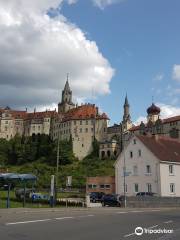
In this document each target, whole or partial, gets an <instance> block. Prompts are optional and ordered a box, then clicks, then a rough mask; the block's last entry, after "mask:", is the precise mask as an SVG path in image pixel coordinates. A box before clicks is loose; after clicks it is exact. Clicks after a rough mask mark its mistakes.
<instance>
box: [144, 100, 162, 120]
mask: <svg viewBox="0 0 180 240" xmlns="http://www.w3.org/2000/svg"><path fill="white" fill-rule="evenodd" d="M160 112H161V109H160V108H159V107H157V106H156V105H155V104H154V103H152V105H151V106H150V107H149V108H148V109H147V114H148V116H147V121H148V122H149V121H151V122H153V123H155V122H156V121H157V120H158V119H159V116H160Z"/></svg>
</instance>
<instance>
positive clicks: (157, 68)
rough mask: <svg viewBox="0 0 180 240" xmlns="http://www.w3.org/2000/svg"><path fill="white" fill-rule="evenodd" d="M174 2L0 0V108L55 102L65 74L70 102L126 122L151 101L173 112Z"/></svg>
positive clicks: (177, 61)
mask: <svg viewBox="0 0 180 240" xmlns="http://www.w3.org/2000/svg"><path fill="white" fill-rule="evenodd" d="M179 9H180V1H179V0H146V1H145V0H31V1H26V0H13V1H12V0H6V1H4V0H0V34H1V38H0V53H1V57H0V107H5V106H7V105H8V106H10V107H11V108H15V109H25V108H26V107H27V108H28V110H29V111H31V110H32V109H33V108H35V107H36V109H37V110H45V109H47V108H48V109H49V108H51V109H54V108H57V103H58V102H59V101H61V91H62V89H63V87H64V84H65V81H66V76H67V73H69V82H70V86H71V89H72V91H73V100H74V101H75V102H78V103H82V102H84V103H85V102H91V103H95V104H96V105H98V106H99V108H100V110H101V111H104V112H106V113H107V114H108V116H109V118H110V119H111V124H113V123H119V122H120V121H121V120H122V114H123V104H124V98H125V95H126V93H127V95H128V99H129V103H130V107H131V108H130V112H131V117H132V120H133V122H135V123H138V122H139V121H140V120H144V119H145V117H146V115H147V113H146V109H147V108H148V107H149V106H150V105H151V103H152V101H153V102H155V103H156V104H157V105H158V106H160V107H161V117H162V118H165V117H169V116H173V115H180V31H179V29H180V15H179Z"/></svg>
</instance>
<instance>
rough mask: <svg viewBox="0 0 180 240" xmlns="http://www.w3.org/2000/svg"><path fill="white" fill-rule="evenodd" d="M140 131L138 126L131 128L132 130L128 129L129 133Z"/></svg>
mask: <svg viewBox="0 0 180 240" xmlns="http://www.w3.org/2000/svg"><path fill="white" fill-rule="evenodd" d="M139 129H140V126H133V127H132V128H130V129H129V131H132V132H133V131H137V130H139Z"/></svg>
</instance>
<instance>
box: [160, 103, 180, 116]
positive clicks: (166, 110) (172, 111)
mask: <svg viewBox="0 0 180 240" xmlns="http://www.w3.org/2000/svg"><path fill="white" fill-rule="evenodd" d="M157 106H159V107H160V108H161V118H162V119H163V118H169V117H173V116H177V115H180V107H175V106H172V105H167V104H164V103H157Z"/></svg>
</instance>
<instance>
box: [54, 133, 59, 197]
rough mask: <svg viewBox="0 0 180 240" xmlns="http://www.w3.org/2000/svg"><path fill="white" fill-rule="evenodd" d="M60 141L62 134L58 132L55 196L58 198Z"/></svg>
mask: <svg viewBox="0 0 180 240" xmlns="http://www.w3.org/2000/svg"><path fill="white" fill-rule="evenodd" d="M59 143H60V136H59V132H58V141H57V158H56V187H55V189H56V195H55V198H56V200H57V195H58V175H59Z"/></svg>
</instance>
